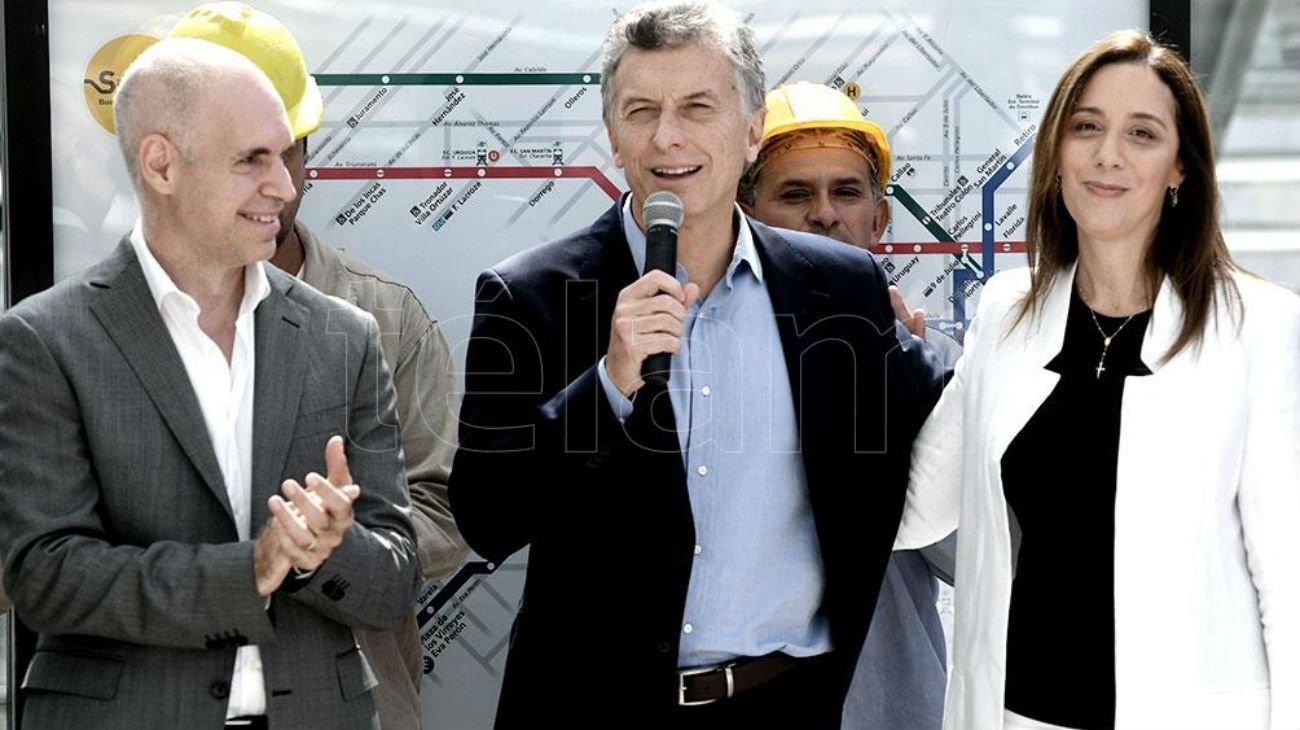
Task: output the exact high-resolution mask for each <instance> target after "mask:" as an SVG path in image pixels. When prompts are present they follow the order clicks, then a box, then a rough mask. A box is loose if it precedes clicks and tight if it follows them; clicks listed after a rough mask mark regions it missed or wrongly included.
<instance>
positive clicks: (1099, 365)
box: [1093, 353, 1106, 380]
mask: <svg viewBox="0 0 1300 730" xmlns="http://www.w3.org/2000/svg"><path fill="white" fill-rule="evenodd" d="M1105 363H1106V354H1105V353H1102V356H1101V359H1100V360H1098V361H1097V367H1095V368H1093V370H1096V371H1097V379H1098V380H1101V374H1102V373H1103V372H1105V370H1106V365H1105Z"/></svg>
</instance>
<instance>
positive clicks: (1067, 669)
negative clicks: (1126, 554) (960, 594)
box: [1002, 293, 1151, 730]
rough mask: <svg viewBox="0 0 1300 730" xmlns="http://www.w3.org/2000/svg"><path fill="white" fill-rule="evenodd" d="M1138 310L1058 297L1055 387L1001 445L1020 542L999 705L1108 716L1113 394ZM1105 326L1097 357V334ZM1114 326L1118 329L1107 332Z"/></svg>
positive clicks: (1088, 728)
mask: <svg viewBox="0 0 1300 730" xmlns="http://www.w3.org/2000/svg"><path fill="white" fill-rule="evenodd" d="M1150 317H1151V313H1150V312H1149V311H1147V312H1142V313H1140V314H1137V315H1135V316H1134V317H1133V318H1132V321H1130V322H1128V324H1127V325H1123V328H1122V329H1121V325H1122V324H1123V323H1124V321H1125V319H1127V318H1123V317H1121V318H1112V317H1102V316H1100V315H1098V316H1097V322H1096V323H1094V322H1093V318H1092V314H1091V313H1090V312H1089V310H1088V307H1087V305H1085V304H1084V303H1083V300H1082V299H1080V298H1079V295H1078V294H1077V293H1072V294H1071V297H1070V312H1069V315H1068V319H1067V322H1066V325H1065V342H1064V345H1063V346H1062V348H1061V352H1060V353H1059V354H1058V355H1057V356H1056V357H1055V358H1053V359H1052V361H1051V362H1050V363H1048V365H1047V369H1049V370H1052V371H1054V372H1057V373H1060V375H1061V379H1060V381H1059V382H1058V383H1057V385H1056V388H1054V389H1053V390H1052V393H1051V394H1050V395H1049V396H1047V399H1046V400H1045V401H1043V404H1042V405H1041V406H1039V408H1038V411H1037V412H1036V413H1034V415H1033V417H1032V418H1030V419H1029V422H1028V423H1026V424H1025V427H1024V428H1023V429H1022V430H1021V431H1020V433H1019V434H1017V436H1016V437H1015V439H1014V440H1012V442H1011V444H1010V445H1009V446H1008V447H1007V450H1006V453H1005V454H1003V455H1002V485H1003V490H1004V492H1005V493H1006V497H1007V504H1008V506H1009V507H1010V511H1011V515H1012V517H1013V519H1014V520H1015V521H1016V522H1017V523H1018V524H1019V528H1020V533H1021V542H1020V549H1019V554H1018V556H1017V557H1016V558H1015V561H1016V563H1015V569H1014V570H1015V579H1014V581H1013V582H1012V584H1011V614H1010V618H1009V625H1008V630H1007V685H1006V707H1007V708H1008V709H1010V710H1012V711H1014V712H1016V713H1018V714H1020V715H1024V716H1025V717H1029V718H1033V719H1035V720H1038V721H1040V722H1049V723H1054V724H1057V725H1065V726H1067V727H1072V728H1080V729H1081V730H1103V729H1104V730H1110V729H1111V728H1113V727H1114V726H1115V601H1114V590H1115V576H1114V568H1115V558H1114V549H1115V469H1116V460H1117V458H1118V452H1119V427H1120V401H1121V398H1122V396H1123V394H1124V382H1125V379H1126V377H1127V376H1130V375H1150V374H1151V371H1150V370H1149V369H1148V368H1147V367H1146V366H1145V365H1143V363H1142V360H1141V358H1140V354H1141V351H1142V339H1143V336H1144V334H1145V332H1146V327H1147V322H1148V320H1149V319H1150ZM1098 324H1100V326H1101V329H1102V330H1104V331H1105V332H1106V334H1108V335H1113V339H1112V341H1111V343H1110V348H1109V350H1107V351H1106V354H1105V360H1104V362H1100V364H1101V366H1102V367H1104V369H1103V370H1101V371H1100V372H1099V371H1098V369H1097V368H1098V365H1099V361H1101V360H1102V350H1103V337H1102V334H1101V333H1100V332H1099V331H1098V329H1097V326H1098ZM1116 330H1118V331H1119V332H1118V334H1116Z"/></svg>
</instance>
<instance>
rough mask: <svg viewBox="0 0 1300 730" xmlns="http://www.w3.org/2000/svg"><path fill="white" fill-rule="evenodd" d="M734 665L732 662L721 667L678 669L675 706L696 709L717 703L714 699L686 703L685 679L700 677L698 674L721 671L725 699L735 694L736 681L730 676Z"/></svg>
mask: <svg viewBox="0 0 1300 730" xmlns="http://www.w3.org/2000/svg"><path fill="white" fill-rule="evenodd" d="M734 665H735V663H734V662H732V663H728V664H723V665H721V666H712V667H698V668H696V669H678V670H677V704H678V706H680V707H696V706H699V705H709V704H713V703H714V702H717V701H718V700H717V699H716V698H715V699H709V700H693V701H690V702H687V701H686V678H687V677H694V676H697V675H700V674H708V673H709V672H716V671H718V670H719V669H721V670H722V673H723V676H724V677H726V679H727V697H728V698H730V697H731V696H732V695H733V694H735V693H736V680H735V677H733V676H732V674H731V668H732V667H733V666H734Z"/></svg>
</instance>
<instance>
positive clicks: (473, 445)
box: [451, 2, 942, 728]
mask: <svg viewBox="0 0 1300 730" xmlns="http://www.w3.org/2000/svg"><path fill="white" fill-rule="evenodd" d="M603 74H604V75H603V77H602V78H603V81H604V86H603V88H602V96H603V102H604V116H605V122H606V126H607V129H608V132H609V137H610V143H611V148H612V151H613V153H614V157H615V161H616V163H617V164H618V165H619V166H620V167H621V168H623V170H624V173H625V176H626V178H627V181H628V184H629V187H630V188H631V193H630V195H629V196H624V198H623V200H621V201H620V202H619V203H618V204H616V205H615V206H613V207H612V208H611V209H610V210H609V211H607V212H606V213H605V214H604V215H602V216H601V217H600V218H599V219H597V220H596V222H595V223H594V224H592V225H591V227H589V228H587V229H585V230H582V231H579V232H577V233H575V234H573V235H571V236H568V237H566V238H564V239H561V240H558V241H554V242H551V243H548V244H544V245H542V246H539V247H537V248H535V249H533V250H530V251H527V252H524V253H522V254H520V255H517V256H515V257H512V258H510V259H508V260H506V261H504V262H502V263H500V264H499V265H497V266H496V267H494V268H493V269H491V270H489V271H487V272H485V273H484V274H482V275H481V276H480V278H479V281H478V289H477V305H476V312H475V317H474V325H473V332H472V335H471V340H470V343H469V349H468V353H467V362H466V395H465V399H464V403H463V406H462V415H461V420H462V423H461V436H460V450H459V452H458V453H457V456H456V462H455V467H454V469H453V471H452V480H451V496H452V508H453V511H454V513H455V515H456V517H457V520H458V522H459V524H460V527H461V530H462V533H463V534H464V536H465V538H466V539H467V540H468V542H469V544H470V546H471V547H473V548H474V549H475V550H476V551H477V552H479V553H480V554H481V555H483V556H485V557H487V558H488V559H489V560H496V561H500V560H502V559H504V558H506V557H507V556H509V555H510V554H512V553H514V552H516V551H518V550H520V549H522V548H525V547H528V548H529V568H528V576H527V585H526V587H525V590H524V597H523V603H522V606H521V609H520V613H519V616H518V618H517V619H516V625H515V631H514V634H513V636H512V642H511V647H510V654H509V658H508V663H507V667H506V676H505V681H504V686H503V689H502V695H501V699H500V704H499V708H498V714H497V727H498V728H514V727H532V726H536V725H539V724H541V723H543V722H545V721H547V720H561V721H563V722H565V723H566V725H567V726H569V727H596V726H602V727H603V726H621V725H625V724H627V723H628V722H630V721H635V722H637V723H638V724H641V723H644V724H647V725H661V726H671V727H675V728H691V727H711V728H712V727H732V726H746V725H758V726H775V725H786V726H790V727H801V728H838V727H839V723H840V714H841V708H842V706H843V701H844V695H845V692H846V691H847V687H848V684H849V680H850V678H851V675H852V671H853V667H854V663H855V660H856V659H857V655H858V650H859V648H860V647H861V645H862V642H863V638H864V636H865V635H866V631H867V627H868V625H869V623H870V621H871V614H872V609H873V607H874V605H875V603H876V594H877V590H878V588H879V585H880V581H881V576H882V574H883V572H884V569H885V564H886V562H887V560H888V558H889V554H890V549H891V547H892V542H893V537H894V534H895V532H896V530H897V527H898V520H899V515H900V510H901V508H902V505H903V500H904V493H905V489H906V482H907V471H908V463H909V457H910V443H911V440H912V438H913V436H914V435H915V433H916V431H917V429H918V428H919V425H920V424H921V422H922V421H923V420H924V418H925V415H926V414H927V412H928V410H929V408H930V407H931V406H932V405H933V402H934V400H935V399H936V398H937V395H938V392H939V390H940V388H941V385H942V372H941V368H940V367H939V366H938V364H937V362H935V361H933V360H932V359H930V358H929V357H928V356H927V355H925V354H924V352H923V350H922V349H921V348H920V345H919V344H918V343H917V342H915V341H914V340H913V339H912V338H911V337H910V336H908V335H907V334H906V332H905V330H901V327H900V326H899V325H897V324H896V322H895V319H894V314H893V311H892V309H891V305H890V301H889V294H888V291H887V282H886V280H885V278H884V276H883V274H882V272H881V271H880V269H879V268H878V267H877V265H876V263H875V261H874V260H873V259H872V258H871V256H870V255H869V254H867V253H865V252H863V251H860V250H856V249H854V248H852V247H848V246H843V245H840V244H837V243H834V242H832V241H828V240H827V239H824V238H821V237H819V236H813V235H808V234H802V233H794V232H790V231H777V230H775V229H771V228H768V227H766V226H764V225H762V224H759V223H757V222H755V221H753V220H751V219H749V218H748V217H747V216H745V215H744V214H743V213H741V212H740V210H739V208H738V207H737V206H736V204H735V190H736V183H737V182H738V180H739V179H740V175H741V173H742V170H743V169H744V167H745V165H746V164H747V163H749V162H752V161H753V160H754V158H755V156H756V154H757V151H758V147H759V140H760V137H761V132H762V127H763V87H764V83H763V75H762V69H761V63H760V61H759V58H758V52H757V49H756V46H755V43H754V35H753V32H752V31H751V30H750V29H749V28H748V27H746V26H745V25H744V23H743V21H742V20H741V19H740V18H739V16H737V15H736V14H735V13H733V12H732V11H729V10H726V9H724V8H722V7H720V6H719V5H717V4H714V3H704V2H681V3H674V4H670V5H665V4H662V3H661V4H655V5H648V6H642V7H639V8H636V9H634V10H632V11H630V12H628V13H626V14H624V15H623V16H621V17H620V18H619V19H618V20H617V21H616V22H615V24H614V26H613V28H611V30H610V33H609V36H608V38H607V40H606V44H605V61H604V68H603ZM658 190H668V191H671V192H673V193H675V194H677V195H678V196H679V197H680V198H681V200H682V203H683V207H684V209H685V220H684V222H683V223H682V225H681V227H680V230H679V239H678V241H679V242H678V252H679V257H678V267H677V272H676V273H677V276H676V277H673V276H669V275H668V274H666V273H663V272H653V273H650V274H647V275H644V276H642V275H641V274H640V271H641V269H642V266H643V264H644V259H645V247H646V246H645V234H644V231H645V224H644V218H643V215H642V212H641V206H642V204H643V203H644V201H645V200H646V198H647V196H648V195H649V194H650V193H652V192H655V191H658ZM900 333H901V334H900ZM657 352H669V353H672V355H673V357H672V368H671V373H670V377H669V380H668V383H667V385H666V386H665V385H663V384H660V385H653V384H646V383H644V382H643V381H642V379H641V375H640V373H641V366H642V362H643V361H644V360H645V358H646V357H648V356H649V355H651V354H654V353H657ZM629 718H630V719H629Z"/></svg>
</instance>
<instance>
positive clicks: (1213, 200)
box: [1016, 30, 1240, 362]
mask: <svg viewBox="0 0 1300 730" xmlns="http://www.w3.org/2000/svg"><path fill="white" fill-rule="evenodd" d="M1112 63H1140V64H1143V65H1145V66H1146V67H1147V68H1149V69H1151V70H1152V71H1153V72H1155V74H1156V76H1158V77H1159V78H1160V80H1161V81H1162V82H1163V83H1164V85H1165V86H1166V87H1168V88H1169V91H1170V92H1171V93H1172V94H1173V97H1174V104H1175V106H1176V107H1177V108H1176V115H1175V116H1176V120H1177V126H1178V159H1179V161H1180V162H1181V163H1182V165H1183V171H1184V173H1185V175H1186V177H1185V179H1184V180H1183V182H1182V184H1181V185H1180V186H1179V188H1178V205H1177V207H1174V206H1173V205H1171V201H1170V198H1169V196H1167V195H1166V196H1165V202H1164V207H1163V209H1162V210H1161V212H1160V220H1159V222H1158V223H1157V225H1156V232H1155V238H1154V240H1153V241H1152V243H1151V246H1150V247H1149V248H1148V249H1147V254H1146V263H1145V275H1146V279H1147V285H1148V291H1150V292H1153V293H1154V292H1156V291H1158V290H1159V287H1160V284H1161V280H1162V279H1163V278H1164V277H1168V278H1169V281H1170V283H1171V284H1172V285H1173V289H1174V291H1175V292H1177V294H1178V297H1179V299H1180V300H1181V301H1182V305H1183V322H1182V328H1181V329H1180V331H1179V333H1178V338H1177V339H1176V340H1174V343H1173V345H1172V346H1171V347H1170V348H1169V352H1167V353H1165V355H1164V357H1163V358H1162V362H1164V361H1168V360H1169V359H1170V358H1172V357H1173V356H1174V355H1176V354H1178V353H1179V352H1180V351H1182V350H1183V348H1185V347H1187V346H1189V345H1194V344H1197V343H1199V342H1200V340H1201V337H1202V336H1203V334H1204V332H1205V327H1206V323H1207V321H1208V320H1209V317H1210V314H1211V313H1212V312H1213V311H1214V308H1215V304H1216V302H1217V299H1218V297H1219V296H1220V295H1221V294H1222V295H1226V296H1229V297H1231V298H1232V299H1233V300H1234V301H1235V302H1236V303H1237V304H1238V305H1239V304H1240V295H1239V294H1238V292H1237V290H1236V285H1235V284H1234V283H1233V281H1232V278H1231V276H1230V275H1229V274H1230V273H1231V272H1232V271H1233V270H1234V269H1235V268H1236V266H1235V264H1233V262H1232V257H1231V256H1230V255H1229V253H1228V247H1227V245H1226V244H1225V243H1224V242H1223V231H1222V230H1220V228H1219V194H1218V183H1217V182H1216V180H1215V175H1214V150H1213V148H1212V146H1211V142H1210V122H1209V119H1208V117H1207V115H1206V112H1205V100H1204V98H1203V97H1202V96H1201V91H1200V88H1199V87H1198V86H1197V84H1196V78H1195V77H1194V76H1193V75H1192V71H1191V69H1190V68H1188V66H1187V63H1186V62H1185V61H1184V60H1183V59H1182V57H1181V56H1179V55H1178V53H1177V52H1175V51H1174V50H1173V49H1171V48H1168V47H1166V46H1163V45H1161V44H1159V43H1157V42H1155V41H1153V40H1152V39H1151V38H1150V37H1149V36H1147V35H1146V34H1144V33H1139V32H1137V31H1133V30H1124V31H1117V32H1115V33H1111V34H1110V35H1108V36H1106V37H1105V38H1102V39H1101V40H1100V41H1098V42H1097V43H1095V44H1094V45H1093V46H1092V47H1091V48H1089V49H1088V50H1087V51H1085V52H1084V54H1083V55H1082V56H1080V57H1079V58H1078V59H1077V60H1075V62H1074V63H1073V64H1071V65H1070V67H1069V68H1068V69H1066V71H1065V73H1064V74H1062V75H1061V79H1060V81H1058V82H1057V83H1056V90H1055V91H1053V92H1052V99H1051V101H1050V102H1048V104H1047V111H1046V112H1045V113H1044V114H1043V121H1042V129H1041V130H1040V131H1039V133H1038V139H1037V140H1035V142H1034V162H1033V169H1032V172H1031V173H1030V187H1029V220H1028V236H1027V238H1028V240H1027V241H1026V249H1027V251H1028V254H1029V265H1030V267H1031V271H1032V272H1033V273H1032V276H1031V283H1030V287H1029V292H1028V293H1027V294H1026V295H1025V298H1024V299H1023V300H1022V301H1021V302H1020V309H1019V314H1018V316H1017V317H1016V324H1019V323H1020V321H1021V320H1023V319H1024V318H1025V317H1026V315H1030V314H1036V313H1037V312H1038V310H1039V309H1040V308H1041V306H1042V303H1043V299H1044V298H1045V297H1046V296H1047V291H1048V288H1049V287H1050V286H1051V282H1052V279H1053V278H1054V277H1055V276H1056V275H1057V274H1058V273H1060V271H1061V270H1062V269H1064V268H1066V267H1067V266H1069V265H1070V264H1071V263H1073V262H1074V261H1075V260H1076V259H1077V258H1078V257H1079V235H1078V230H1077V229H1076V227H1075V223H1074V219H1073V218H1071V217H1070V213H1069V211H1067V210H1066V208H1065V201H1064V200H1063V199H1062V197H1061V193H1060V188H1059V185H1058V183H1057V181H1056V172H1057V164H1058V161H1059V160H1060V152H1061V139H1062V136H1063V135H1064V134H1065V132H1066V126H1067V125H1068V124H1069V120H1070V115H1071V113H1072V112H1073V111H1074V108H1075V106H1076V105H1077V104H1078V102H1079V97H1080V96H1081V95H1082V94H1083V89H1084V87H1085V86H1087V84H1088V81H1089V80H1091V79H1092V77H1093V75H1095V74H1096V73H1097V71H1098V69H1101V68H1102V67H1104V66H1108V65H1110V64H1112ZM1221 286H1222V287H1223V292H1220V287H1221Z"/></svg>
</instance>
